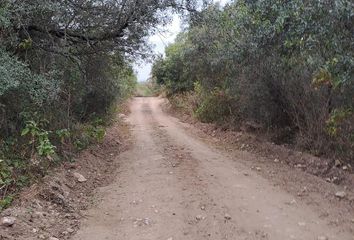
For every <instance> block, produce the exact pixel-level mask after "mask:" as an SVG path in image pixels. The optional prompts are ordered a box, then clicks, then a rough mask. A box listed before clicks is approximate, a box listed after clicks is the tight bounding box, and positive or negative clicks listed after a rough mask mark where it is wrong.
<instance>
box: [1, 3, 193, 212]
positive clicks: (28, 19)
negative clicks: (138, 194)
mask: <svg viewBox="0 0 354 240" xmlns="http://www.w3.org/2000/svg"><path fill="white" fill-rule="evenodd" d="M194 6H195V3H194V2H193V1H178V0H176V1H173V0H171V1H163V0H159V1H156V0H147V1H133V0H119V1H116V0H106V1H98V0H89V1H88V0H70V1H67V0H59V1H57V0H55V1H54V0H2V1H0V41H1V46H0V210H1V208H3V207H4V206H6V205H8V204H9V202H10V201H11V197H9V193H11V192H13V191H14V190H16V189H18V188H19V187H21V186H23V185H25V184H27V183H28V179H29V178H31V177H32V176H42V175H43V174H44V173H45V171H46V169H47V168H48V166H50V165H53V164H54V163H55V162H58V161H59V159H61V158H62V157H63V156H64V157H67V158H69V159H70V158H71V156H72V153H73V152H74V151H75V150H80V149H82V148H84V147H85V146H87V145H88V144H90V143H91V142H93V141H96V140H100V139H102V138H103V136H104V134H105V129H104V125H105V123H106V120H107V119H108V118H109V116H110V114H111V113H112V111H113V109H114V107H115V106H116V103H117V101H122V100H124V99H125V98H126V97H128V96H130V95H131V94H132V93H133V91H134V88H135V84H136V77H135V75H134V72H133V70H132V61H133V59H135V58H137V57H146V56H147V55H149V53H150V49H149V46H148V44H147V43H146V40H147V36H148V35H149V34H150V33H151V32H153V31H154V29H155V28H156V27H157V26H160V25H164V24H166V23H167V22H168V21H169V14H167V11H185V10H192V8H193V7H194Z"/></svg>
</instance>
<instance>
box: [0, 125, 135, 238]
mask: <svg viewBox="0 0 354 240" xmlns="http://www.w3.org/2000/svg"><path fill="white" fill-rule="evenodd" d="M129 134H130V133H129V128H128V125H127V124H125V123H123V122H122V121H116V122H115V123H114V125H113V126H112V127H110V128H109V129H108V131H107V135H106V137H105V139H104V141H103V142H102V143H101V144H99V145H97V146H92V147H91V148H90V149H87V150H85V151H83V152H82V153H81V154H80V155H78V156H77V157H76V161H75V162H73V163H65V164H64V165H62V166H61V167H59V168H56V169H54V170H53V171H52V173H51V174H49V175H48V176H46V177H45V178H44V179H43V180H42V182H40V183H37V184H35V185H33V186H31V187H30V188H28V189H25V190H24V191H23V192H22V193H21V195H20V196H19V197H18V198H17V200H16V202H15V203H14V204H13V206H12V207H11V208H9V209H6V210H5V211H3V212H2V213H1V216H2V217H4V216H11V217H15V218H16V222H15V224H14V225H13V227H4V226H0V239H11V240H12V239H14V240H15V239H16V240H22V239H26V240H29V239H49V238H50V237H56V238H58V239H69V238H70V237H71V235H73V234H74V233H75V232H76V231H77V229H78V228H79V226H80V219H82V218H84V217H85V216H84V215H83V212H82V211H83V210H86V209H87V208H89V207H91V206H93V205H94V203H95V200H94V198H93V196H94V195H93V193H94V192H93V191H94V190H95V189H96V188H98V187H101V186H105V185H107V184H109V183H110V182H112V179H113V176H114V174H115V171H116V170H117V168H118V167H119V162H118V161H116V158H117V156H118V155H119V153H121V152H122V151H125V150H127V149H128V147H129V145H130V137H129V136H130V135H129ZM74 173H79V174H81V175H83V176H84V177H85V178H86V179H87V181H86V182H82V183H80V182H78V180H77V178H75V176H74Z"/></svg>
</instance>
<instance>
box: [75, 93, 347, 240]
mask: <svg viewBox="0 0 354 240" xmlns="http://www.w3.org/2000/svg"><path fill="white" fill-rule="evenodd" d="M161 101H162V100H161V99H159V98H136V99H134V101H133V102H132V105H131V114H130V116H129V118H128V121H129V122H130V123H131V124H132V131H133V136H134V139H135V144H134V147H133V148H132V149H131V150H129V151H127V152H125V153H123V154H122V155H121V156H119V157H118V158H117V161H119V162H120V164H121V166H120V168H119V172H117V176H116V180H115V181H114V182H113V183H112V184H111V185H109V186H108V187H105V188H102V189H100V191H99V192H98V193H97V195H98V196H99V197H100V198H101V201H100V203H99V204H98V205H97V206H96V207H95V208H94V209H91V210H89V211H88V212H87V219H86V220H85V221H84V223H83V226H82V228H81V230H80V231H79V232H78V233H77V235H76V236H75V237H74V239H75V240H91V239H92V240H100V239H102V240H103V239H107V240H182V239H183V240H199V239H212V240H219V239H220V240H221V239H223V240H224V239H234V240H238V239H240V240H243V239H249V240H253V239H271V240H287V239H299V240H317V239H319V240H322V239H323V240H325V239H329V240H332V239H337V240H353V239H354V237H353V235H352V233H350V232H347V231H345V230H343V228H340V227H339V226H336V225H333V224H330V223H329V220H328V219H326V218H324V217H323V216H320V214H319V213H318V211H315V210H314V209H312V208H311V207H310V206H308V205H307V204H305V203H302V202H299V201H294V199H295V196H292V195H291V194H289V193H287V192H285V191H284V190H282V189H280V188H279V187H277V186H274V184H272V182H270V181H269V180H267V179H265V178H263V177H261V176H260V175H258V173H257V169H255V170H251V169H250V168H249V167H247V166H246V165H244V164H242V161H238V160H237V159H234V158H232V157H230V156H229V155H228V154H227V153H224V152H220V151H219V150H216V148H214V147H213V146H211V145H209V144H206V143H205V142H204V141H202V140H201V139H200V138H199V137H198V136H195V135H194V134H192V132H191V131H188V130H187V129H188V128H185V127H184V124H182V123H180V122H179V121H178V120H177V119H175V118H173V117H171V116H168V115H166V114H165V113H164V112H163V111H162V110H161V107H160V103H161ZM328 207H330V206H328Z"/></svg>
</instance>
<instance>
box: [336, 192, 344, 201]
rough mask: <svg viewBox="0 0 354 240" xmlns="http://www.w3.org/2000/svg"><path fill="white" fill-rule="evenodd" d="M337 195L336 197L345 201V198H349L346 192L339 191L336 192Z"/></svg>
mask: <svg viewBox="0 0 354 240" xmlns="http://www.w3.org/2000/svg"><path fill="white" fill-rule="evenodd" d="M335 195H336V197H337V198H340V199H343V198H345V197H346V196H347V193H346V192H344V191H339V192H336V194H335Z"/></svg>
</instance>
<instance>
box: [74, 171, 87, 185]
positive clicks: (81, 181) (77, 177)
mask: <svg viewBox="0 0 354 240" xmlns="http://www.w3.org/2000/svg"><path fill="white" fill-rule="evenodd" d="M73 175H74V177H75V178H76V179H77V181H78V182H80V183H83V182H86V181H87V179H86V178H85V177H84V176H82V175H81V174H80V173H77V172H75V173H73Z"/></svg>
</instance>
